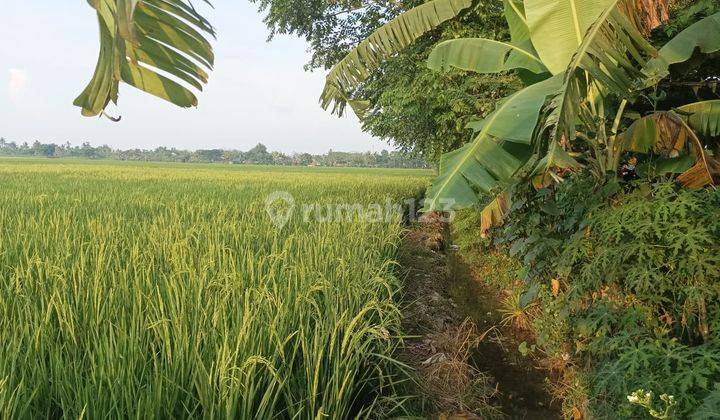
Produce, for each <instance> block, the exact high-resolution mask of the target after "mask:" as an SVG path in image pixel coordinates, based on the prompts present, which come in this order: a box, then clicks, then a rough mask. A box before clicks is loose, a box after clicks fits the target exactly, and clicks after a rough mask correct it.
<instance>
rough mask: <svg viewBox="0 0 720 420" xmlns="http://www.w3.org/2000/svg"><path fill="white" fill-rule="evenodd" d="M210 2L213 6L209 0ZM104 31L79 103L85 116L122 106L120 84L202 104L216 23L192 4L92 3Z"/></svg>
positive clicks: (185, 0) (175, 0) (163, 0)
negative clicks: (198, 93) (110, 106)
mask: <svg viewBox="0 0 720 420" xmlns="http://www.w3.org/2000/svg"><path fill="white" fill-rule="evenodd" d="M204 1H205V3H207V4H208V5H210V3H209V2H208V1H207V0H204ZM88 3H89V4H90V6H91V7H93V8H94V9H95V11H96V14H97V19H98V24H99V28H100V56H99V58H98V62H97V66H96V68H95V73H94V75H93V77H92V80H91V81H90V83H89V84H88V85H87V87H86V88H85V90H84V91H83V92H82V93H81V94H80V96H78V98H77V99H75V102H74V104H75V105H76V106H78V107H80V108H81V109H82V114H83V115H85V116H96V115H99V114H104V110H105V108H106V107H107V106H108V104H109V103H110V101H112V102H114V103H117V100H118V91H119V84H120V82H121V81H122V82H124V83H127V84H128V85H130V86H134V87H136V88H138V89H140V90H142V91H144V92H147V93H150V94H152V95H155V96H157V97H159V98H161V99H164V100H166V101H169V102H171V103H173V104H175V105H178V106H181V107H190V106H195V105H197V97H196V95H195V93H194V92H193V89H194V90H202V88H203V85H204V84H205V83H207V81H208V71H210V70H211V69H212V67H213V64H214V60H215V58H214V54H213V50H212V46H211V44H210V42H209V38H211V37H214V36H215V30H214V29H213V27H212V25H211V24H210V23H209V22H208V21H207V20H206V19H205V18H204V17H203V16H201V15H200V13H199V12H198V11H197V10H196V9H195V8H194V7H193V5H192V3H191V2H190V1H189V0H88Z"/></svg>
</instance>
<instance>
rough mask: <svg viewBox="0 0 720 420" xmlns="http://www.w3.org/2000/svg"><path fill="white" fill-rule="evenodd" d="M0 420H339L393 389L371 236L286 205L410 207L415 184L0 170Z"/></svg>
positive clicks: (54, 168) (390, 315)
mask: <svg viewBox="0 0 720 420" xmlns="http://www.w3.org/2000/svg"><path fill="white" fill-rule="evenodd" d="M0 179H1V180H2V186H1V187H0V188H2V190H1V191H0V229H2V235H0V342H1V343H2V345H0V410H1V411H2V417H3V418H43V417H45V418H59V417H64V418H81V417H85V418H105V417H107V418H116V417H122V418H138V419H140V418H157V417H162V418H168V417H173V418H174V417H180V418H185V417H205V418H301V419H310V418H313V419H314V418H318V419H319V418H325V417H327V418H349V417H369V416H372V415H377V413H378V412H379V410H386V409H388V408H391V407H389V406H390V405H392V404H394V403H396V402H398V401H397V399H392V398H391V399H386V398H383V397H385V396H391V395H392V394H393V389H394V387H395V385H397V383H398V382H399V381H402V380H403V378H404V376H403V375H402V374H400V370H399V369H398V367H397V366H396V364H395V363H394V362H393V361H392V360H391V355H392V351H393V348H394V347H395V346H396V344H397V340H396V338H395V337H396V334H397V332H398V326H399V315H398V310H397V307H396V306H395V303H394V299H393V298H394V294H395V293H396V291H397V288H398V284H397V280H396V278H395V277H394V275H393V271H394V270H393V269H394V267H393V264H394V263H393V258H394V255H395V251H396V246H397V244H398V239H399V236H400V235H401V229H402V227H401V226H400V223H399V221H400V220H399V218H395V219H393V220H391V221H389V222H387V223H369V222H367V221H363V220H355V221H354V222H353V223H317V222H310V223H305V222H304V221H303V220H302V218H301V216H300V214H299V213H298V212H295V214H294V216H293V218H292V219H291V220H290V222H289V223H288V225H286V226H285V227H284V228H282V229H278V228H277V227H276V226H275V225H273V224H272V223H271V220H270V218H269V217H268V215H267V214H266V212H265V203H264V200H265V197H266V196H267V194H268V193H270V192H272V191H275V190H284V191H288V192H290V193H291V194H293V195H294V196H295V198H296V200H297V202H299V203H303V202H304V203H309V202H324V203H336V202H345V201H349V202H360V203H369V202H379V203H384V200H385V198H386V197H391V198H393V199H398V200H399V199H401V198H402V197H405V196H412V195H414V193H416V192H417V191H418V190H419V189H420V188H421V187H422V186H423V185H424V184H425V182H426V179H427V177H426V174H425V173H423V172H417V171H414V172H412V171H407V172H400V171H374V170H366V171H347V172H344V171H338V170H332V171H327V170H317V171H314V170H309V169H304V170H293V171H287V172H283V171H278V170H274V169H268V168H247V167H243V168H240V169H237V168H220V167H211V166H191V165H188V166H181V165H120V164H110V165H108V164H95V163H87V162H82V163H74V162H62V161H58V162H52V163H47V162H46V161H8V160H5V161H3V162H2V164H1V165H0Z"/></svg>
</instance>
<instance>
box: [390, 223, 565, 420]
mask: <svg viewBox="0 0 720 420" xmlns="http://www.w3.org/2000/svg"><path fill="white" fill-rule="evenodd" d="M447 242H448V236H447V230H446V226H445V225H444V224H443V223H441V222H440V221H439V220H437V219H430V220H425V223H421V224H417V225H416V226H414V227H413V228H412V230H411V231H410V232H409V233H408V235H407V236H406V238H405V241H404V246H403V248H402V252H401V255H400V263H401V265H402V267H403V277H404V279H405V296H404V302H405V308H404V310H403V314H404V328H405V331H406V332H408V333H409V334H411V335H412V336H413V337H412V338H410V339H408V340H406V346H405V348H404V350H403V354H402V358H403V359H404V361H405V362H406V363H408V364H409V365H410V366H412V367H413V368H414V369H415V371H416V372H417V377H418V385H419V387H420V390H421V392H422V393H423V394H424V395H426V396H427V399H426V400H427V401H425V403H426V404H425V406H424V407H423V410H422V411H423V413H425V414H426V415H427V416H428V417H430V418H440V419H477V418H511V419H559V418H561V417H560V414H559V409H558V407H557V404H554V403H553V402H552V400H551V398H550V395H549V394H548V392H547V390H546V384H545V375H544V373H543V372H542V371H540V370H537V369H535V368H534V367H533V365H532V361H531V360H530V359H527V358H525V357H523V356H522V355H520V353H519V352H518V350H517V349H518V344H519V342H521V341H522V337H514V335H513V332H512V331H510V330H507V329H504V328H502V327H499V326H498V325H499V323H500V317H499V315H498V312H497V308H498V301H499V296H498V295H497V293H496V292H494V291H492V290H488V288H487V287H485V286H484V285H483V284H482V283H481V282H479V281H477V280H476V279H474V278H473V275H472V270H471V269H470V267H469V266H468V265H467V264H466V263H465V261H463V259H462V258H461V257H460V256H459V255H457V253H455V252H453V251H451V250H449V249H451V248H452V247H451V246H448V245H447Z"/></svg>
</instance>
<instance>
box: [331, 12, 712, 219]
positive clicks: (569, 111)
mask: <svg viewBox="0 0 720 420" xmlns="http://www.w3.org/2000/svg"><path fill="white" fill-rule="evenodd" d="M436 1H439V0H436ZM433 3H435V2H430V3H426V4H425V5H423V6H425V7H428V5H429V4H433ZM505 10H506V18H507V21H508V24H509V27H510V32H511V40H510V41H509V42H502V41H497V40H488V39H457V40H451V41H446V42H444V43H441V44H439V45H437V46H436V48H435V50H434V51H433V52H432V54H431V55H430V57H429V59H428V65H429V66H430V67H431V68H433V69H437V70H439V71H442V70H445V69H448V68H457V69H462V70H466V71H474V72H479V73H493V72H501V71H519V72H521V73H522V74H521V75H525V76H527V75H528V74H530V75H534V77H523V80H526V81H527V84H528V86H527V87H525V88H524V89H523V90H521V91H519V92H517V93H515V94H513V95H511V96H510V97H508V98H506V99H505V100H503V101H500V103H499V104H498V106H497V108H496V110H495V111H494V112H493V113H491V114H490V115H488V116H487V117H486V118H485V119H483V120H480V121H477V122H476V123H473V124H472V125H471V126H472V127H471V128H473V129H475V130H476V136H475V138H474V140H473V141H472V142H470V143H469V144H467V145H466V146H464V147H462V148H460V149H458V150H455V151H452V152H450V153H447V154H446V155H444V156H443V157H442V159H441V161H440V167H439V176H438V178H437V179H436V180H435V181H434V182H433V184H432V186H431V188H430V190H429V191H428V194H427V201H426V207H425V209H426V210H438V209H442V208H445V205H446V203H448V202H454V203H455V207H456V208H463V207H469V206H476V205H479V204H481V203H487V197H495V198H492V199H491V200H490V202H489V204H488V205H487V207H486V208H485V211H484V213H483V216H484V217H483V218H482V220H483V224H484V226H483V228H484V229H487V228H489V227H490V226H491V225H493V224H496V223H497V222H498V221H499V220H501V219H502V217H501V216H502V213H503V212H504V211H505V209H507V208H508V205H507V203H508V200H509V197H508V191H509V189H510V188H509V187H511V186H512V185H513V184H515V183H517V182H521V181H522V180H531V179H534V180H535V181H536V182H538V180H539V184H540V185H543V184H544V183H545V181H546V180H561V177H560V176H559V175H558V171H557V169H558V168H566V169H572V168H578V167H579V166H580V164H581V163H582V164H584V165H586V166H589V167H590V170H591V171H593V173H595V174H596V175H597V177H598V179H599V181H600V180H604V178H605V176H606V173H607V172H614V171H615V170H616V168H617V166H618V162H619V159H620V156H621V155H622V153H623V152H625V151H626V150H633V149H629V148H627V147H625V146H624V144H625V143H626V138H627V136H625V135H623V133H621V132H620V131H621V128H622V127H623V126H624V125H625V124H626V121H627V120H628V119H629V118H630V117H631V116H632V115H634V114H633V109H632V108H633V104H635V103H636V102H637V101H638V98H641V97H643V94H644V93H643V92H644V90H646V89H647V88H652V87H653V86H654V85H656V84H657V82H658V81H659V80H661V79H662V78H663V77H665V76H666V74H663V71H665V72H666V71H667V67H669V66H670V65H671V64H675V63H679V62H682V61H684V60H686V59H687V58H689V56H690V55H692V52H693V51H694V50H695V49H696V48H699V49H700V50H701V51H702V52H704V53H708V52H713V51H716V50H717V48H716V46H715V44H716V43H717V42H720V36H715V37H712V36H708V34H714V33H715V32H716V31H717V30H718V25H717V21H716V20H715V19H714V18H708V19H706V20H704V21H702V22H699V23H697V24H696V25H694V27H691V28H688V30H686V31H685V32H683V33H681V34H680V35H678V37H677V38H676V39H674V40H672V41H670V42H669V43H668V45H667V46H666V47H665V48H663V49H661V50H660V51H657V50H656V49H655V48H653V46H652V45H650V43H649V42H648V41H647V40H646V38H645V36H646V34H647V33H649V31H650V30H651V29H652V28H653V27H654V26H657V25H658V24H659V23H660V22H659V21H660V17H662V16H666V15H667V2H663V1H643V2H635V1H628V0H564V1H558V0H525V1H520V0H505ZM411 12H413V14H415V15H418V13H419V11H418V10H413V11H411ZM460 12H462V10H459V11H458V13H460ZM408 13H410V12H408ZM400 19H402V16H400V17H399V18H398V19H397V20H396V21H399V20H400ZM396 21H391V22H389V23H388V24H387V25H386V27H384V28H381V31H379V32H378V33H376V34H374V35H373V36H372V37H371V38H374V41H373V44H382V45H385V46H388V45H389V46H392V45H398V46H400V47H402V46H404V45H406V44H407V41H406V40H404V41H403V43H393V41H392V40H388V38H390V39H392V37H393V34H394V33H396V32H399V31H400V28H398V27H397V22H396ZM435 22H437V20H436V21H435ZM438 24H440V22H438ZM698 28H701V30H702V31H704V33H705V35H704V36H701V34H700V32H699V31H700V30H699V29H698ZM714 31H715V32H714ZM378 51H379V54H375V55H374V56H373V60H372V62H371V63H372V66H370V67H365V68H362V69H358V68H356V67H355V66H354V64H355V61H351V62H350V63H344V64H343V66H342V67H336V68H335V69H333V72H331V75H330V76H329V77H328V83H327V85H326V90H325V92H324V93H323V97H322V103H323V105H324V106H325V107H326V108H327V107H328V105H329V104H331V103H332V104H334V105H333V108H334V109H335V110H336V111H337V110H342V109H343V106H344V104H345V103H347V102H348V101H351V100H352V101H354V103H358V102H360V101H359V98H353V96H352V93H353V89H355V88H356V87H357V86H358V85H359V84H360V83H362V81H363V80H364V79H365V78H367V77H368V76H369V74H370V71H369V70H371V69H374V68H377V66H378V65H379V64H378V63H379V61H380V60H381V59H382V58H384V57H388V56H389V55H391V54H392V53H393V50H392V48H385V49H383V50H378ZM351 54H352V53H351ZM348 69H352V70H350V71H352V72H354V73H353V75H354V77H353V78H348V77H346V76H345V75H346V73H347V72H348ZM337 81H342V82H344V83H337ZM711 108H712V109H711ZM711 111H712V112H711ZM686 112H688V113H689V114H690V115H687V117H689V119H690V120H697V121H702V124H703V125H704V126H705V127H706V130H707V129H708V127H713V129H714V127H717V125H718V124H717V117H718V115H717V108H713V107H708V106H696V107H691V108H688V109H687V110H686ZM688 128H692V126H691V125H688ZM648 132H649V131H645V133H646V134H647V133H648ZM661 140H662V139H661V137H660V136H659V135H656V136H655V137H651V138H650V140H649V141H650V142H653V143H658V142H661ZM694 148H695V151H694V153H695V155H696V156H697V162H698V163H699V164H701V162H702V161H707V153H704V152H702V151H700V152H699V153H698V151H697V149H698V148H699V146H694ZM703 156H704V157H705V159H703ZM705 166H707V165H705ZM706 175H707V174H706ZM712 178H713V177H712V174H710V176H705V177H704V180H705V181H706V183H707V182H712ZM689 184H692V185H694V186H697V185H698V183H697V182H694V183H689Z"/></svg>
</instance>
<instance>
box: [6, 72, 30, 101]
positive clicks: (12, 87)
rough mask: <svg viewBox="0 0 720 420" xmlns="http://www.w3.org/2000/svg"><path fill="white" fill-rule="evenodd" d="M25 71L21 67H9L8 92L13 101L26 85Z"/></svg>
mask: <svg viewBox="0 0 720 420" xmlns="http://www.w3.org/2000/svg"><path fill="white" fill-rule="evenodd" d="M27 81H28V77H27V72H26V71H25V70H22V69H10V81H9V82H8V93H9V94H10V100H11V101H14V100H15V99H17V98H18V96H19V95H20V93H22V91H23V90H24V89H25V86H26V85H27Z"/></svg>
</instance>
